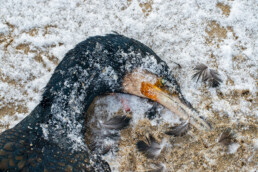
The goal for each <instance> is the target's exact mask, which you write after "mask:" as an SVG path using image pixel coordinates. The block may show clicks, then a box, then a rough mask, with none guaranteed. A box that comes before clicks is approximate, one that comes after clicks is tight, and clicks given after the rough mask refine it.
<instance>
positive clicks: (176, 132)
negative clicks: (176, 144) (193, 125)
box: [165, 122, 190, 136]
mask: <svg viewBox="0 0 258 172" xmlns="http://www.w3.org/2000/svg"><path fill="white" fill-rule="evenodd" d="M189 128H190V123H189V122H184V123H182V124H180V125H178V126H176V127H171V128H170V130H168V131H166V132H165V134H167V135H171V136H183V135H184V134H186V133H187V131H188V129H189Z"/></svg>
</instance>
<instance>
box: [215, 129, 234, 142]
mask: <svg viewBox="0 0 258 172" xmlns="http://www.w3.org/2000/svg"><path fill="white" fill-rule="evenodd" d="M234 138H235V136H234V133H233V132H232V129H231V128H228V129H226V130H225V131H223V132H222V133H221V135H220V137H219V139H218V142H219V143H221V144H223V145H225V146H228V145H230V144H231V143H233V140H234Z"/></svg>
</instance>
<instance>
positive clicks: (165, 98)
mask: <svg viewBox="0 0 258 172" xmlns="http://www.w3.org/2000/svg"><path fill="white" fill-rule="evenodd" d="M170 90H173V89H171V88H168V87H164V88H163V87H160V86H159V84H157V83H155V84H152V83H150V82H142V83H141V94H142V95H144V96H145V97H147V98H149V99H151V100H153V101H157V102H159V103H160V104H162V105H163V106H165V107H166V108H168V109H169V110H171V111H172V112H173V113H175V114H176V115H178V116H179V117H181V118H183V119H185V120H189V122H190V123H191V124H192V125H193V126H194V127H196V128H197V129H199V130H204V131H209V130H211V126H210V124H209V123H207V122H206V121H205V120H204V118H203V117H202V116H200V115H199V114H198V112H196V111H195V110H194V109H193V108H192V107H191V105H190V104H188V103H186V102H184V99H183V98H182V97H181V96H182V95H180V94H177V93H175V91H173V92H172V91H170Z"/></svg>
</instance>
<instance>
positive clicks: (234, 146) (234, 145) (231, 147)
mask: <svg viewBox="0 0 258 172" xmlns="http://www.w3.org/2000/svg"><path fill="white" fill-rule="evenodd" d="M239 146H240V145H239V144H238V143H232V144H231V145H229V146H228V153H229V154H234V153H236V151H237V149H238V148H239Z"/></svg>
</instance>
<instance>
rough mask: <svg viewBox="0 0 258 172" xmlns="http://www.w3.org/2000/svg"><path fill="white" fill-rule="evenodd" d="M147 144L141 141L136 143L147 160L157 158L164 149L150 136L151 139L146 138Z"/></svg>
mask: <svg viewBox="0 0 258 172" xmlns="http://www.w3.org/2000/svg"><path fill="white" fill-rule="evenodd" d="M146 140H147V143H145V142H144V141H142V140H140V141H138V142H137V143H136V147H137V149H138V150H139V151H140V152H142V153H143V154H144V155H145V156H146V157H147V158H155V157H157V156H158V155H159V154H160V151H161V149H162V147H161V145H160V144H159V143H158V142H157V141H156V139H155V138H154V137H153V136H152V135H150V136H149V138H147V137H146Z"/></svg>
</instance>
